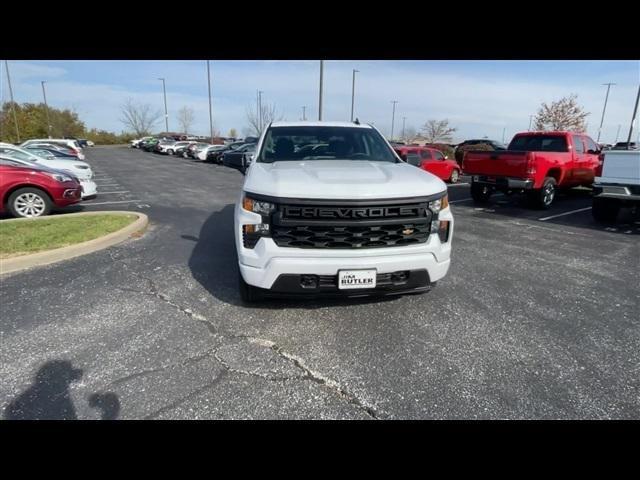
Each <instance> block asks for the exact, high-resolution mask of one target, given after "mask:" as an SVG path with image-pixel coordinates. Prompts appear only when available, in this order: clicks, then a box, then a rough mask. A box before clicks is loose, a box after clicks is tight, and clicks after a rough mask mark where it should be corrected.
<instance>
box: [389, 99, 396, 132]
mask: <svg viewBox="0 0 640 480" xmlns="http://www.w3.org/2000/svg"><path fill="white" fill-rule="evenodd" d="M391 103H393V112H392V113H391V138H390V139H389V141H393V123H394V122H395V119H396V103H398V101H397V100H391Z"/></svg>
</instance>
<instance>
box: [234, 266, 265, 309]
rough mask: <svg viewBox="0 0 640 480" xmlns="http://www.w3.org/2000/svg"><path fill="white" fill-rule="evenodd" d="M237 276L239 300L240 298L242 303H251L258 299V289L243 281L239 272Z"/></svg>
mask: <svg viewBox="0 0 640 480" xmlns="http://www.w3.org/2000/svg"><path fill="white" fill-rule="evenodd" d="M238 278H239V279H240V285H239V290H240V300H242V301H243V302H244V303H253V302H257V301H259V300H260V299H261V298H262V296H261V295H260V291H259V290H258V289H257V288H256V287H254V286H252V285H249V284H248V283H247V282H245V281H244V278H242V274H241V273H240V272H238Z"/></svg>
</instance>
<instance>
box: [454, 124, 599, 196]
mask: <svg viewBox="0 0 640 480" xmlns="http://www.w3.org/2000/svg"><path fill="white" fill-rule="evenodd" d="M463 165H464V167H463V169H464V173H465V174H467V175H471V176H472V183H471V196H472V197H473V199H474V200H475V201H476V202H481V203H482V202H486V201H487V200H489V197H490V196H491V194H492V193H493V192H495V191H502V192H505V193H514V192H525V193H526V194H527V196H528V197H529V199H530V200H531V202H532V203H533V204H534V205H535V206H537V207H540V208H549V207H550V206H551V204H552V203H553V199H554V197H555V194H556V190H557V189H562V188H571V187H577V186H581V185H585V186H591V185H592V184H593V180H594V178H595V177H596V176H597V175H598V173H599V170H600V169H601V168H602V153H601V150H600V148H599V147H598V145H597V144H596V143H595V142H594V141H593V140H592V139H591V138H590V137H588V136H587V135H584V134H581V133H573V132H524V133H518V134H516V135H515V136H514V137H513V140H511V143H510V144H509V146H508V147H507V150H503V151H494V152H487V151H472V150H469V151H467V152H466V153H465V156H464V162H463Z"/></svg>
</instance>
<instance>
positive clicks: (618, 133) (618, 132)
mask: <svg viewBox="0 0 640 480" xmlns="http://www.w3.org/2000/svg"><path fill="white" fill-rule="evenodd" d="M621 126H622V125H618V131H617V132H616V141H615V142H613V143H614V145H615V144H616V143H618V137H619V136H620V127H621Z"/></svg>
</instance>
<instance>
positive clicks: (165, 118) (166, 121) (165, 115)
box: [158, 78, 169, 133]
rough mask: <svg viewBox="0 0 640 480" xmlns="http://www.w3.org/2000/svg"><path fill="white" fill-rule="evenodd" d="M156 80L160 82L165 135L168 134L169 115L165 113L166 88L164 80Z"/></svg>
mask: <svg viewBox="0 0 640 480" xmlns="http://www.w3.org/2000/svg"><path fill="white" fill-rule="evenodd" d="M158 80H162V93H163V94H164V126H165V128H166V130H165V133H169V113H167V88H166V85H165V81H164V78H159V79H158Z"/></svg>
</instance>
